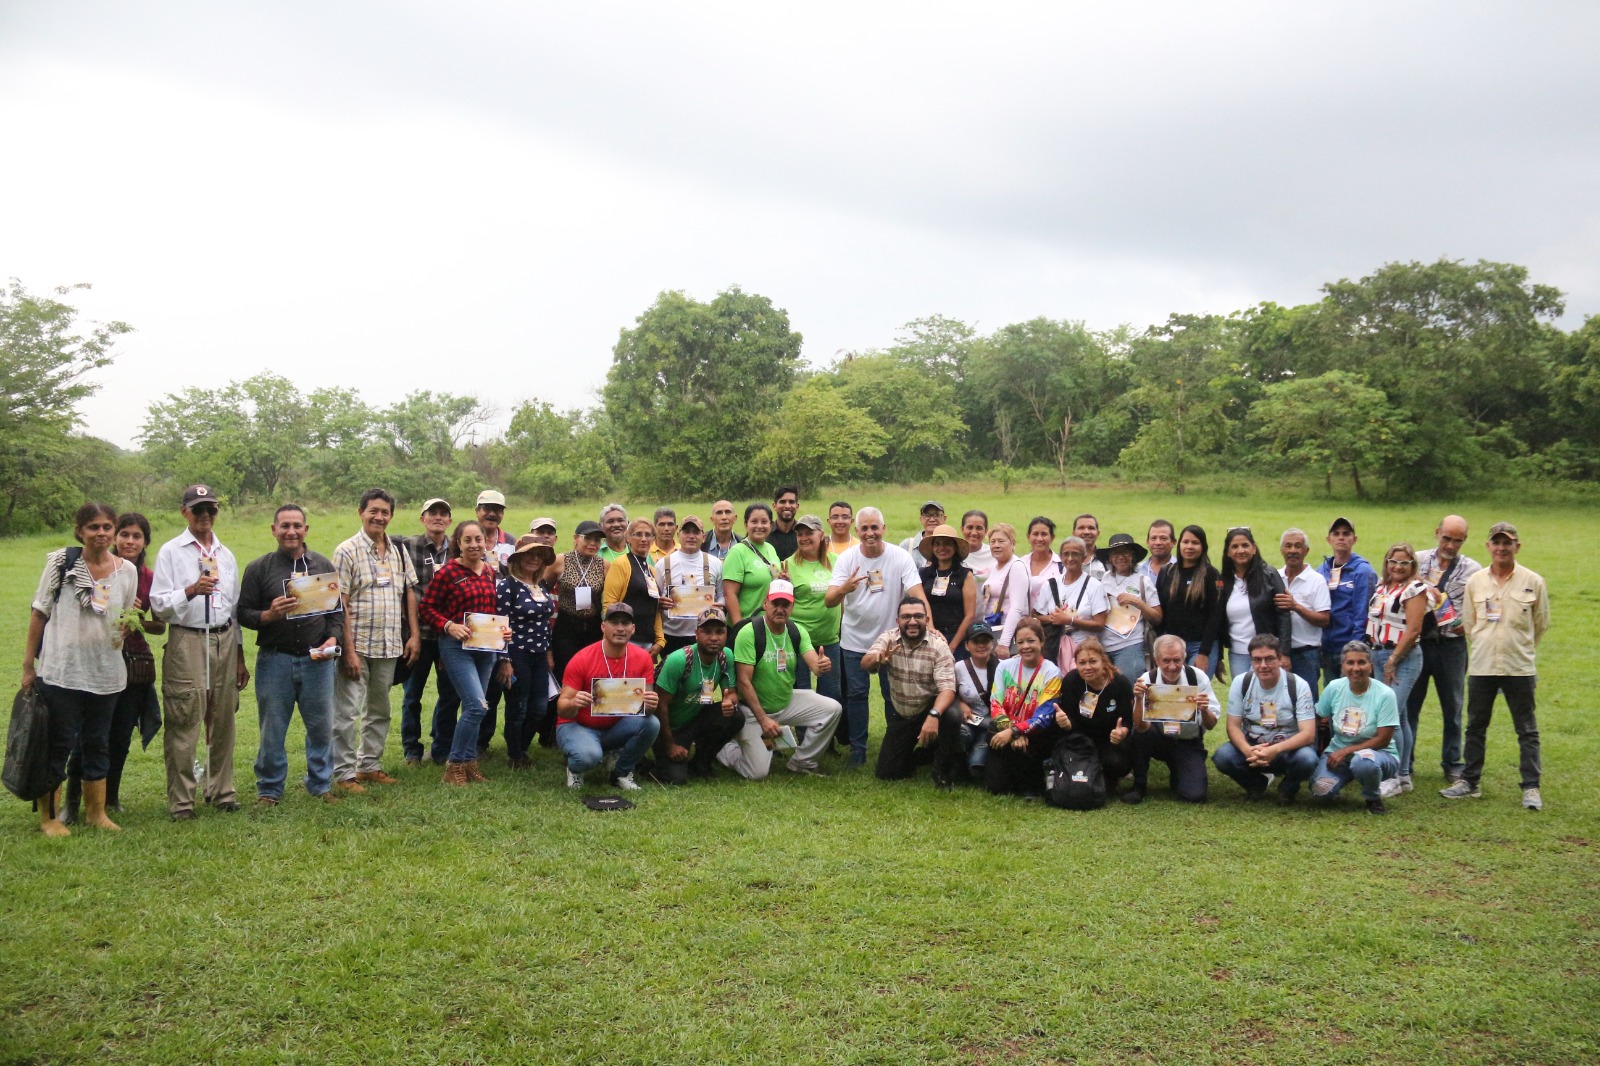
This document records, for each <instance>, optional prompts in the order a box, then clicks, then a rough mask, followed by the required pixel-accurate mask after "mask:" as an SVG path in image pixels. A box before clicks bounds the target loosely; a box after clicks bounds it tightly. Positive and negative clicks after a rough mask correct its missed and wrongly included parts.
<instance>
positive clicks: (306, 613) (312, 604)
mask: <svg viewBox="0 0 1600 1066" xmlns="http://www.w3.org/2000/svg"><path fill="white" fill-rule="evenodd" d="M283 594H284V595H285V596H293V597H294V606H293V607H291V608H290V609H289V613H288V614H287V615H285V616H284V617H286V618H309V617H311V616H312V615H317V614H332V613H333V612H334V611H337V610H338V609H339V575H338V574H296V575H295V576H294V577H286V578H284V579H283Z"/></svg>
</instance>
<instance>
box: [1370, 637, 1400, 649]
mask: <svg viewBox="0 0 1600 1066" xmlns="http://www.w3.org/2000/svg"><path fill="white" fill-rule="evenodd" d="M1395 643H1396V642H1395V641H1392V640H1391V641H1389V642H1388V643H1386V644H1374V645H1373V650H1375V651H1377V650H1382V651H1394V648H1395Z"/></svg>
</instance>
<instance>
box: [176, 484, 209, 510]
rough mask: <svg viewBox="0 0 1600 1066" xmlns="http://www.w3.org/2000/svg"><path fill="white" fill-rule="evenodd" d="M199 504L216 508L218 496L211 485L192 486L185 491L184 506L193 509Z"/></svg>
mask: <svg viewBox="0 0 1600 1066" xmlns="http://www.w3.org/2000/svg"><path fill="white" fill-rule="evenodd" d="M197 503H209V504H211V505H212V506H216V503H217V494H216V493H215V492H212V491H211V486H210V485H190V486H189V487H188V488H186V489H184V490H183V506H185V507H193V506H194V505H195V504H197Z"/></svg>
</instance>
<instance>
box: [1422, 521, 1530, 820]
mask: <svg viewBox="0 0 1600 1066" xmlns="http://www.w3.org/2000/svg"><path fill="white" fill-rule="evenodd" d="M1521 548H1522V543H1521V542H1520V541H1519V540H1518V539H1517V527H1516V526H1514V525H1512V524H1511V523H1510V522H1496V523H1495V524H1494V525H1493V526H1491V527H1490V529H1489V557H1490V559H1491V562H1490V564H1489V567H1488V569H1486V570H1479V571H1478V572H1477V573H1475V574H1473V575H1472V576H1471V577H1470V578H1468V579H1467V588H1466V603H1465V605H1464V610H1463V611H1462V625H1461V628H1462V631H1463V632H1465V633H1466V635H1467V640H1468V641H1469V642H1470V644H1471V651H1470V655H1469V657H1468V660H1467V745H1466V747H1467V750H1466V763H1467V765H1466V769H1465V770H1464V771H1463V772H1462V776H1461V780H1459V781H1457V782H1455V783H1454V784H1452V785H1451V786H1450V787H1449V788H1447V789H1444V790H1442V791H1441V792H1440V793H1439V795H1441V796H1443V797H1444V798H1445V799H1477V798H1478V797H1479V796H1481V795H1482V793H1481V792H1480V791H1479V789H1478V781H1479V779H1480V778H1481V777H1482V776H1483V758H1484V741H1485V737H1486V735H1487V734H1488V732H1489V718H1490V715H1491V714H1492V713H1493V711H1494V698H1495V695H1496V694H1497V693H1503V694H1504V695H1505V698H1506V707H1507V708H1508V709H1509V710H1510V711H1511V724H1512V727H1513V728H1515V729H1516V731H1517V745H1518V747H1519V748H1520V749H1521V771H1522V805H1523V806H1524V807H1526V808H1527V809H1528V810H1530V811H1537V810H1542V809H1543V808H1544V801H1543V800H1542V799H1541V797H1540V795H1539V722H1538V719H1537V718H1535V717H1534V699H1533V695H1534V689H1535V687H1536V686H1537V684H1538V674H1537V672H1536V670H1535V669H1534V654H1535V652H1536V651H1537V650H1538V647H1539V640H1540V638H1541V637H1543V636H1544V631H1545V630H1546V629H1548V628H1549V627H1550V597H1549V594H1548V593H1547V592H1546V591H1545V586H1544V578H1542V577H1540V576H1539V575H1538V574H1536V573H1534V572H1533V571H1532V570H1529V569H1528V568H1527V567H1525V566H1522V565H1520V564H1519V563H1518V562H1517V552H1518V551H1519V550H1521Z"/></svg>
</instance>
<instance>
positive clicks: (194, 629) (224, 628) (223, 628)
mask: <svg viewBox="0 0 1600 1066" xmlns="http://www.w3.org/2000/svg"><path fill="white" fill-rule="evenodd" d="M167 625H168V626H169V627H170V628H172V629H181V630H183V631H184V632H185V633H227V632H230V631H231V630H232V629H233V620H232V619H229V620H228V623H227V624H226V625H220V626H212V627H211V628H210V629H202V628H201V627H200V626H180V625H179V624H178V623H176V622H168V623H167Z"/></svg>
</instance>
